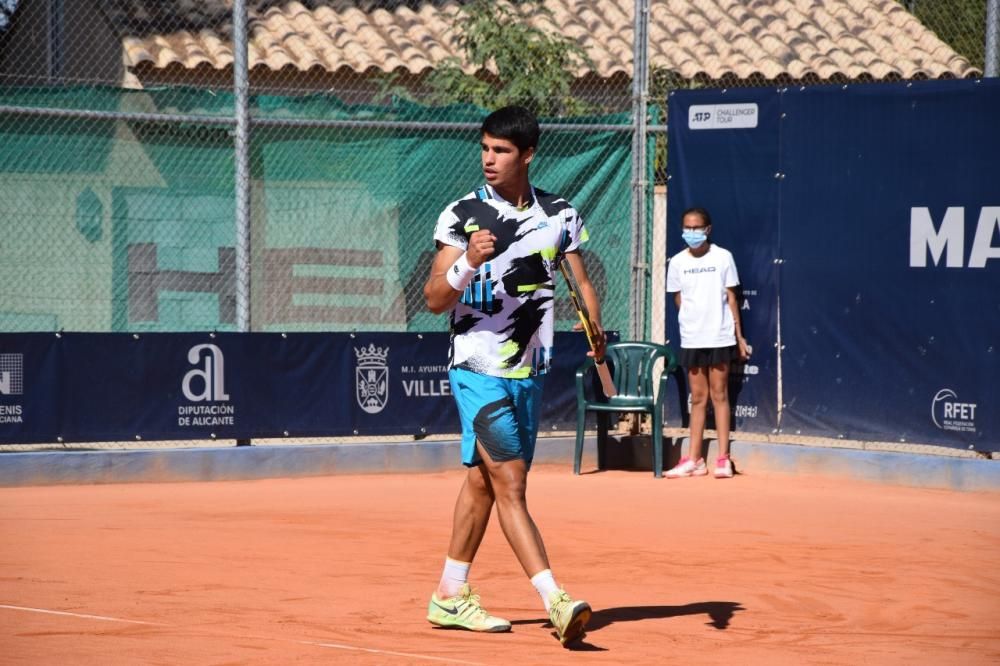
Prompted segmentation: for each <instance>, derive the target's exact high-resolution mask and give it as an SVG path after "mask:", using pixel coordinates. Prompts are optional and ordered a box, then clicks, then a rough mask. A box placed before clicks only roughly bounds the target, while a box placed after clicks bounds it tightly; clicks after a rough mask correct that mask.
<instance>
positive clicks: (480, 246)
mask: <svg viewBox="0 0 1000 666" xmlns="http://www.w3.org/2000/svg"><path fill="white" fill-rule="evenodd" d="M495 243H496V236H494V235H493V234H492V233H491V232H490V231H489V230H487V229H480V230H479V231H476V232H473V234H472V235H471V236H469V247H468V249H467V250H465V251H464V252H463V251H462V248H459V247H454V246H452V245H444V244H443V243H440V242H438V244H437V245H438V252H437V254H436V255H435V256H434V262H433V263H432V264H431V272H430V275H429V276H428V278H427V282H426V283H425V284H424V300H425V301H426V302H427V309H428V310H430V311H431V312H433V313H434V314H441V313H442V312H447V311H448V310H451V309H452V308H453V307H455V304H456V303H458V299H459V298H460V297H461V296H462V291H461V290H458V289H455V287H454V286H453V285H452V284H451V283H450V282H448V278H447V275H448V271H450V270H453V267H454V266H456V262H460V261H461V260H462V258H463V256H464V261H465V263H467V264H468V267H469V268H472V269H477V270H478V269H479V267H480V266H481V265H482V264H483V262H484V261H486V260H487V259H489V258H490V257H491V256H493V252H494V250H495V247H494V244H495ZM459 265H461V264H459Z"/></svg>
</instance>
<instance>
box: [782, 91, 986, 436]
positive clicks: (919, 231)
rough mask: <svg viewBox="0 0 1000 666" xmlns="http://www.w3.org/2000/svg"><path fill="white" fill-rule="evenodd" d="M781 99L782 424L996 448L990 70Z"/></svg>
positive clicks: (808, 429)
mask: <svg viewBox="0 0 1000 666" xmlns="http://www.w3.org/2000/svg"><path fill="white" fill-rule="evenodd" d="M782 97H783V99H782V108H783V110H784V113H785V118H784V121H783V125H782V162H783V166H782V171H783V172H784V173H785V174H786V178H785V179H784V180H783V181H782V206H781V214H782V216H783V218H784V219H785V220H786V223H785V224H783V226H782V256H783V257H784V258H785V262H784V264H782V267H781V268H782V290H781V305H782V342H783V343H784V344H785V347H786V348H785V354H784V359H785V367H786V368H787V369H788V372H787V373H786V375H785V381H784V399H785V403H786V404H787V408H786V410H785V413H784V415H783V426H782V427H783V428H784V429H785V431H786V432H787V431H789V430H795V431H799V430H801V431H802V432H804V433H809V434H813V433H836V434H838V435H843V436H845V437H849V438H852V439H880V440H891V441H900V440H906V441H923V442H933V443H938V444H943V445H951V446H960V447H968V448H975V449H980V450H998V449H1000V393H998V391H997V389H996V377H997V374H998V371H1000V171H998V169H997V164H998V158H1000V126H998V125H997V118H998V109H1000V81H997V80H989V79H984V80H982V81H940V82H921V83H917V82H915V83H913V84H912V85H911V84H894V85H877V86H872V87H869V86H864V85H861V86H847V87H846V88H844V87H841V86H836V87H822V88H806V89H804V90H799V89H791V90H789V91H788V92H786V93H785V94H784V95H783V96H782Z"/></svg>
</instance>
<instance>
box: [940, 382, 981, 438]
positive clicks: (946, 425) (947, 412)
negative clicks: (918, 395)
mask: <svg viewBox="0 0 1000 666" xmlns="http://www.w3.org/2000/svg"><path fill="white" fill-rule="evenodd" d="M931 420H932V421H934V425H936V426H937V427H938V428H940V429H941V430H953V431H955V432H976V403H974V402H959V400H958V394H956V393H955V392H954V391H952V390H951V389H949V388H945V389H941V390H940V391H938V392H937V393H936V394H935V395H934V399H933V400H932V401H931Z"/></svg>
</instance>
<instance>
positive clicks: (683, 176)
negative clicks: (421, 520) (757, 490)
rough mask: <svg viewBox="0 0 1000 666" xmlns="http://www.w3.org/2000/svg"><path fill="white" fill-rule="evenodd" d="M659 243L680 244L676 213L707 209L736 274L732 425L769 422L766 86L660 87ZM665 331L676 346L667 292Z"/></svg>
mask: <svg viewBox="0 0 1000 666" xmlns="http://www.w3.org/2000/svg"><path fill="white" fill-rule="evenodd" d="M669 113H670V119H671V122H670V124H669V137H668V144H667V145H668V146H669V150H670V154H669V160H668V174H669V180H668V187H667V225H668V226H667V249H666V251H667V253H668V256H673V255H675V254H677V253H678V252H682V251H684V250H685V249H686V248H687V245H685V243H684V241H683V239H682V238H681V215H682V213H683V212H684V211H685V210H686V209H688V208H690V207H693V206H699V207H701V208H705V209H707V210H708V211H709V213H710V214H711V216H712V241H713V242H714V243H716V244H718V245H719V246H720V247H724V248H726V249H727V250H729V251H730V252H732V254H733V260H734V261H735V262H736V270H737V271H738V273H739V276H740V282H741V289H740V292H741V301H740V314H741V321H742V325H743V334H744V336H745V337H746V338H747V341H748V342H749V343H750V345H751V346H752V347H753V354H752V356H751V359H750V362H749V363H746V364H734V365H733V367H732V372H731V374H730V392H729V399H730V404H731V408H732V412H733V425H734V427H735V429H737V430H743V431H748V432H771V431H772V430H774V429H775V428H776V427H777V423H778V408H777V399H776V395H777V376H778V375H777V366H778V364H777V349H776V345H775V343H776V341H777V317H778V314H777V302H778V299H777V294H778V289H777V280H778V271H777V264H775V259H776V258H777V256H778V229H779V223H780V220H779V218H778V216H777V215H775V211H776V210H777V206H778V185H779V182H780V181H779V179H778V178H776V177H775V174H776V173H777V172H778V164H779V152H778V141H777V136H778V129H779V126H780V114H781V112H780V109H779V101H778V98H777V96H776V95H774V93H773V92H772V91H770V90H761V89H741V90H730V91H728V92H726V93H722V92H720V91H697V92H690V93H683V94H681V93H675V94H673V95H671V96H670V107H669ZM666 330H667V338H668V339H669V340H670V341H671V344H672V346H673V347H674V351H675V352H676V351H678V350H679V348H680V342H681V341H680V334H679V333H678V330H677V310H676V308H675V307H674V300H673V295H672V294H668V297H667V326H666Z"/></svg>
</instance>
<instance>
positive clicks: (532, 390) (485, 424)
mask: <svg viewBox="0 0 1000 666" xmlns="http://www.w3.org/2000/svg"><path fill="white" fill-rule="evenodd" d="M507 388H508V396H509V398H508V399H507V400H501V401H496V402H493V403H491V404H488V405H487V407H485V408H484V409H483V410H482V411H481V412H480V415H479V417H478V418H477V419H476V425H477V431H476V435H477V445H478V446H479V455H480V457H481V458H482V460H483V462H484V467H485V469H486V471H487V473H488V474H489V477H490V483H491V485H492V487H493V493H494V497H495V500H496V507H497V517H498V518H499V520H500V527H501V529H502V530H503V533H504V536H505V537H506V538H507V542H508V543H509V544H510V546H511V549H512V550H513V551H514V554H515V556H516V557H517V559H518V562H520V564H521V567H522V568H523V569H524V572H525V574H527V575H528V577H529V578H530V579H531V583H532V585H534V587H535V589H536V590H537V591H538V594H539V596H540V597H541V598H542V602H543V603H544V604H545V609H546V610H547V611H548V612H549V619H550V620H551V621H552V626H553V627H555V629H556V633H557V635H558V637H559V640H560V642H562V643H563V645H566V644H567V643H569V642H570V641H573V640H575V639H577V638H579V637H580V636H582V635H583V631H584V627H585V626H586V624H587V621H588V620H589V619H590V615H591V609H590V605H589V604H587V602H585V601H581V600H574V599H572V598H571V597H570V596H569V595H568V594H566V592H565V590H563V589H562V588H560V587H559V585H558V583H556V580H555V577H554V576H553V574H552V570H551V569H550V568H549V559H548V555H547V553H546V551H545V543H544V541H543V540H542V535H541V532H540V531H539V530H538V526H537V525H536V524H535V521H534V520H533V519H532V517H531V514H530V512H529V511H528V502H527V486H528V470H529V469H530V467H531V461H532V459H533V458H534V454H535V441H536V438H537V433H538V417H539V414H540V411H541V397H542V381H541V379H540V378H533V379H525V380H508V381H507Z"/></svg>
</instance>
